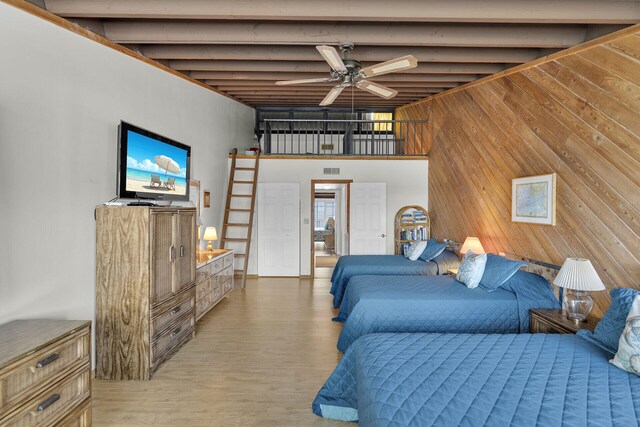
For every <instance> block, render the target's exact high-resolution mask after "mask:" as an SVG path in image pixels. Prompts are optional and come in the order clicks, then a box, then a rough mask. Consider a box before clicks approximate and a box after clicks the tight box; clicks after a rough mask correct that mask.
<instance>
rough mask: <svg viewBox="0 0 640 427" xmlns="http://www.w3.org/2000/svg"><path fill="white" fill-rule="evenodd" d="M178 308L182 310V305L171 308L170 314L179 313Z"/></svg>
mask: <svg viewBox="0 0 640 427" xmlns="http://www.w3.org/2000/svg"><path fill="white" fill-rule="evenodd" d="M180 310H182V307H181V306H177V307H176V308H174V309H173V310H171V315H172V316H175V315H176V314H178V313H180Z"/></svg>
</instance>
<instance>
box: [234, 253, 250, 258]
mask: <svg viewBox="0 0 640 427" xmlns="http://www.w3.org/2000/svg"><path fill="white" fill-rule="evenodd" d="M233 256H237V257H238V258H244V257H246V256H247V254H237V253H235V252H234V253H233Z"/></svg>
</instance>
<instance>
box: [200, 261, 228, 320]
mask: <svg viewBox="0 0 640 427" xmlns="http://www.w3.org/2000/svg"><path fill="white" fill-rule="evenodd" d="M232 290H233V251H231V250H224V249H220V250H216V251H215V252H213V253H207V252H202V253H200V254H199V255H198V265H197V269H196V319H198V320H200V318H202V316H204V315H205V314H207V313H208V312H209V310H211V309H212V308H213V307H214V306H215V305H216V304H218V303H219V302H220V301H221V300H222V299H223V298H224V297H225V296H227V294H228V293H229V292H231V291H232Z"/></svg>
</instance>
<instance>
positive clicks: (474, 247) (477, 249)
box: [460, 237, 484, 255]
mask: <svg viewBox="0 0 640 427" xmlns="http://www.w3.org/2000/svg"><path fill="white" fill-rule="evenodd" d="M469 251H471V252H473V253H474V254H476V255H479V254H483V253H484V248H483V247H482V244H481V243H480V239H478V238H477V237H467V238H466V239H465V241H464V243H463V244H462V248H460V253H461V254H462V255H465V254H466V253H467V252H469Z"/></svg>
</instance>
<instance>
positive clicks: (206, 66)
mask: <svg viewBox="0 0 640 427" xmlns="http://www.w3.org/2000/svg"><path fill="white" fill-rule="evenodd" d="M373 64H374V63H373V62H363V63H362V67H363V68H364V67H367V66H369V65H373ZM169 66H170V67H171V68H173V69H174V70H178V71H235V72H239V71H270V72H297V73H323V72H326V73H328V72H329V71H331V68H330V67H329V64H327V63H326V62H324V61H317V62H311V61H303V62H298V61H208V60H204V61H200V60H174V61H169ZM504 69H505V66H504V64H489V63H478V64H476V63H467V64H462V63H423V64H418V66H417V67H416V68H413V69H410V70H405V71H404V73H416V74H430V73H432V74H493V73H497V72H499V71H503V70H504Z"/></svg>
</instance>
